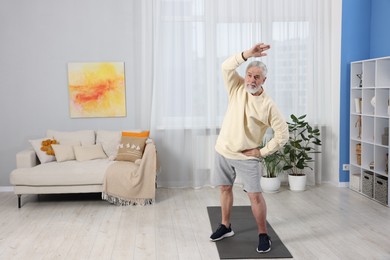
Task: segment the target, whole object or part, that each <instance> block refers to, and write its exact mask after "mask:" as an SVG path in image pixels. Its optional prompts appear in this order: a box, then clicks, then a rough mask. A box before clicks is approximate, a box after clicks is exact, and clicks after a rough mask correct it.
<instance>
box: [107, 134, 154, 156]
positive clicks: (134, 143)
mask: <svg viewBox="0 0 390 260" xmlns="http://www.w3.org/2000/svg"><path fill="white" fill-rule="evenodd" d="M146 140H147V137H132V136H122V138H121V143H120V146H119V149H118V155H117V156H116V159H115V160H117V161H130V162H135V161H136V160H137V159H141V158H142V154H143V152H144V149H145V142H146Z"/></svg>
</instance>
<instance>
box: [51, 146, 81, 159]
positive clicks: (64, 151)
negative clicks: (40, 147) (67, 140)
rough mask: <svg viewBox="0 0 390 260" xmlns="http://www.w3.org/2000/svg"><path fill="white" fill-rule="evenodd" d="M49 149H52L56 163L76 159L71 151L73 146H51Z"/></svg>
mask: <svg viewBox="0 0 390 260" xmlns="http://www.w3.org/2000/svg"><path fill="white" fill-rule="evenodd" d="M51 147H53V150H54V153H55V156H56V160H57V162H65V161H70V160H75V159H76V157H75V155H74V151H73V145H67V144H52V145H51Z"/></svg>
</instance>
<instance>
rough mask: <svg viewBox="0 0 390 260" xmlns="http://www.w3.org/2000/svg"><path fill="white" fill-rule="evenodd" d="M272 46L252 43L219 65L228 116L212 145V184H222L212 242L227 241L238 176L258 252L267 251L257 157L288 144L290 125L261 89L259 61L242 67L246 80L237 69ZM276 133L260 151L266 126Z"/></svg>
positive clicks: (263, 74) (264, 75)
mask: <svg viewBox="0 0 390 260" xmlns="http://www.w3.org/2000/svg"><path fill="white" fill-rule="evenodd" d="M268 49H270V45H267V44H264V43H258V44H255V45H254V46H253V47H252V48H250V49H248V50H246V51H243V52H242V53H238V54H236V55H233V56H232V57H230V58H228V59H227V60H226V61H225V62H224V63H223V64H222V74H223V79H224V83H225V87H226V90H227V93H228V96H229V104H228V108H227V112H226V115H225V118H224V121H223V124H222V128H221V132H220V134H219V136H218V140H217V143H216V146H215V149H216V162H215V169H216V171H215V174H214V176H213V181H212V182H213V184H214V185H216V186H220V201H221V210H222V220H221V224H220V226H219V227H218V229H217V230H216V231H215V232H214V233H213V234H212V235H211V236H210V239H211V241H218V240H221V239H223V238H226V237H231V236H233V235H234V232H233V230H232V227H231V223H230V213H231V209H232V206H233V189H232V187H233V183H234V181H235V178H236V174H238V175H239V176H240V179H241V180H242V182H243V185H244V190H245V191H246V192H247V194H248V197H249V200H250V203H251V208H252V213H253V216H254V218H255V220H256V224H257V229H258V234H259V243H258V246H257V249H256V250H257V252H259V253H265V252H268V251H270V250H271V239H270V237H269V236H268V234H267V226H266V217H267V206H266V203H265V200H264V198H263V195H262V190H261V187H260V178H261V172H260V171H261V169H260V164H259V158H261V157H265V156H267V155H269V154H272V153H274V152H276V151H277V150H278V149H280V148H281V147H283V145H284V144H285V143H286V142H287V140H288V135H289V134H288V126H287V123H286V120H285V119H284V117H283V115H282V114H281V112H280V111H279V109H278V107H277V106H276V104H275V103H274V101H273V100H272V99H271V98H270V97H269V96H268V95H267V93H266V92H265V91H264V89H263V84H264V82H265V80H266V78H267V67H266V65H265V64H264V63H262V62H260V61H252V62H251V63H249V65H248V66H247V68H246V74H245V79H244V78H242V77H241V76H240V75H239V74H238V73H237V71H236V68H238V67H239V66H240V65H241V64H242V63H244V62H245V61H246V60H247V59H248V58H252V57H262V56H265V55H267V54H266V53H265V51H267V50H268ZM269 127H270V128H272V129H273V131H274V136H273V138H272V139H271V140H270V141H268V142H267V144H266V145H265V146H264V147H263V148H261V149H260V148H259V146H260V144H261V143H262V141H263V136H264V134H265V132H266V130H267V128H269Z"/></svg>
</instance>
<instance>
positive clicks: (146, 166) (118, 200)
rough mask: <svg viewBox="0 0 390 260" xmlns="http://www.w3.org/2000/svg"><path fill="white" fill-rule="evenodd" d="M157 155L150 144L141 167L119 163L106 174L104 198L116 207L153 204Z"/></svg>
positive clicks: (130, 163) (114, 164) (111, 166)
mask: <svg viewBox="0 0 390 260" xmlns="http://www.w3.org/2000/svg"><path fill="white" fill-rule="evenodd" d="M156 172H157V154H156V147H155V145H154V144H153V143H148V144H147V145H146V147H145V151H144V154H143V156H142V160H141V163H140V165H138V164H135V163H133V162H126V161H117V162H114V163H113V164H111V165H110V166H109V167H108V169H107V171H106V174H105V177H104V183H103V192H102V198H103V199H104V200H107V201H108V202H110V203H113V204H115V205H122V206H125V205H147V204H153V202H154V198H155V193H156Z"/></svg>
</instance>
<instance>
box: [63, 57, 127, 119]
mask: <svg viewBox="0 0 390 260" xmlns="http://www.w3.org/2000/svg"><path fill="white" fill-rule="evenodd" d="M124 71H125V66H124V63H123V62H95V63H81V62H77V63H68V84H69V86H68V87H69V98H70V105H69V106H70V117H71V118H82V117H125V116H126V87H125V72H124Z"/></svg>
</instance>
